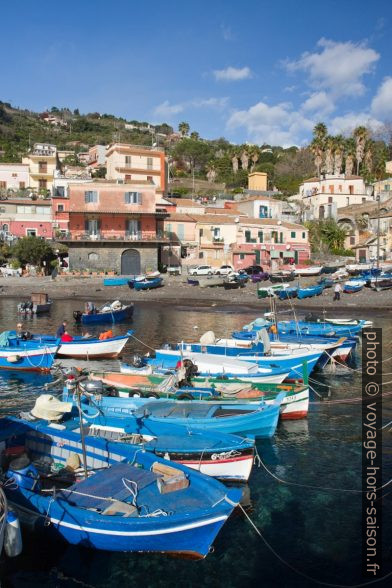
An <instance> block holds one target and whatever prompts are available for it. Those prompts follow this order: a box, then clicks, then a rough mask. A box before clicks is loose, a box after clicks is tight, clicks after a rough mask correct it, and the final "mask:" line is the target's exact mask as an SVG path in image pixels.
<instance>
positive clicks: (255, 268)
mask: <svg viewBox="0 0 392 588" xmlns="http://www.w3.org/2000/svg"><path fill="white" fill-rule="evenodd" d="M244 271H245V272H246V273H247V274H248V276H252V275H253V274H261V273H263V272H264V270H263V268H262V267H261V265H248V267H245V268H244Z"/></svg>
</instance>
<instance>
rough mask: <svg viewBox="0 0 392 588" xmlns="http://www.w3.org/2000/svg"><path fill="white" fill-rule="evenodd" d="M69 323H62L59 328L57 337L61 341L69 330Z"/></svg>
mask: <svg viewBox="0 0 392 588" xmlns="http://www.w3.org/2000/svg"><path fill="white" fill-rule="evenodd" d="M67 324H68V323H67V321H63V322H62V323H61V325H60V326H59V328H58V329H57V331H56V337H57V338H58V339H61V337H62V336H63V335H64V333H65V331H66V330H67Z"/></svg>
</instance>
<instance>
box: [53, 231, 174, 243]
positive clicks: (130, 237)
mask: <svg viewBox="0 0 392 588" xmlns="http://www.w3.org/2000/svg"><path fill="white" fill-rule="evenodd" d="M57 238H58V239H59V240H67V241H70V240H72V241H168V240H169V239H168V237H167V236H166V235H165V234H164V233H163V232H162V231H157V232H156V234H155V235H154V234H143V233H142V232H141V231H138V232H137V233H129V232H125V233H124V234H122V235H119V234H117V235H116V234H113V235H111V234H110V233H103V232H98V233H88V232H86V233H76V234H74V235H72V233H70V232H67V234H61V235H59V236H58V237H57Z"/></svg>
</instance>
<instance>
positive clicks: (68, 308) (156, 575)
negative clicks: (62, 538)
mask: <svg viewBox="0 0 392 588" xmlns="http://www.w3.org/2000/svg"><path fill="white" fill-rule="evenodd" d="M16 304H17V302H16V301H15V300H10V299H2V300H0V313H1V317H2V329H13V328H14V327H15V324H16V322H17V320H18V319H17V315H16ZM81 305H82V303H81V302H79V301H75V300H66V301H62V302H59V301H56V302H55V304H54V308H53V309H52V312H51V314H50V315H49V316H47V317H31V318H28V319H26V321H25V324H26V328H27V329H28V330H30V331H34V332H42V333H55V331H56V328H57V326H58V325H59V324H60V323H61V322H62V320H63V319H64V318H66V319H68V320H69V321H70V326H71V329H70V330H71V332H73V333H79V332H81V331H82V330H83V327H78V326H76V325H73V322H72V312H73V310H77V309H78V308H81ZM254 318H255V313H250V312H246V313H243V314H239V313H238V312H233V313H227V312H220V311H219V310H218V309H213V308H211V309H209V310H206V309H203V310H202V311H201V310H200V309H191V310H189V309H187V308H185V307H182V308H181V310H178V309H177V308H173V307H171V306H169V305H159V304H151V305H141V304H140V305H138V304H137V303H136V304H135V314H134V318H133V320H132V321H130V322H129V323H126V324H124V323H123V324H121V325H114V327H113V330H114V332H115V333H116V334H119V333H123V332H124V331H125V330H126V329H128V328H132V329H134V330H135V335H136V337H138V338H139V339H140V340H141V341H143V342H144V343H146V344H147V346H151V347H156V346H158V345H161V344H162V343H164V342H165V341H168V340H169V341H177V340H197V339H198V338H199V337H200V336H201V334H202V333H203V332H205V331H207V330H213V331H214V332H215V333H216V335H217V336H227V335H229V334H230V333H231V331H233V330H237V329H239V328H240V327H241V326H242V325H243V324H244V323H247V322H250V321H251V320H252V319H254ZM365 318H366V317H365ZM377 321H378V322H377ZM377 321H376V326H382V327H383V335H384V358H388V357H389V356H392V346H391V341H392V321H390V320H387V319H383V320H379V319H377ZM195 327H197V328H195ZM104 329H105V327H104V326H101V327H99V326H97V327H93V328H92V329H90V327H89V331H92V332H93V333H99V332H100V331H102V330H104ZM146 351H148V347H146V346H144V345H143V344H142V343H140V342H138V341H135V340H134V341H131V342H130V344H128V346H127V348H126V350H125V353H124V359H125V360H127V358H130V356H131V355H132V354H133V353H135V352H138V353H144V352H146ZM358 359H359V356H358ZM61 363H62V364H65V363H68V364H71V365H74V364H75V363H76V362H74V361H73V360H70V361H68V360H67V361H66V360H61ZM79 363H80V364H81V365H82V364H83V365H90V367H92V368H94V367H98V369H102V368H108V369H114V370H118V369H119V361H117V360H116V361H104V362H90V364H88V363H87V362H79ZM385 365H386V366H387V367H386V369H385V371H386V372H392V361H391V362H386V364H385ZM341 371H342V370H339V374H338V373H333V372H332V373H329V374H323V375H317V376H316V377H317V379H318V380H320V383H321V384H322V385H316V386H315V387H316V388H317V391H318V393H319V394H321V395H322V396H325V397H327V396H328V394H329V396H330V400H331V401H330V402H327V401H324V402H320V401H319V398H318V396H316V395H314V394H313V395H312V399H311V400H312V403H311V405H310V412H309V418H308V419H307V420H303V421H283V422H281V423H280V424H279V427H278V432H277V435H276V436H275V438H274V439H273V440H270V441H267V440H262V441H259V442H258V443H257V449H258V452H259V454H260V456H261V458H262V460H263V462H264V463H265V464H266V465H267V467H268V469H269V470H270V471H271V472H272V473H273V474H276V475H278V476H279V477H281V478H282V479H283V480H287V481H291V482H297V483H301V484H303V485H305V486H306V485H317V486H321V487H327V486H333V487H337V488H345V489H355V488H360V485H361V454H360V441H361V427H360V423H361V405H360V404H345V405H342V404H334V403H333V401H334V400H339V399H343V398H347V399H349V398H356V397H358V396H360V394H361V380H360V374H358V373H357V372H355V371H350V370H348V369H346V368H343V373H340V372H341ZM50 379H51V376H46V377H43V376H40V375H35V374H15V373H12V372H8V373H7V372H3V373H0V413H1V414H10V413H12V414H18V413H19V411H20V410H28V409H30V408H31V407H32V405H33V403H34V400H35V398H36V397H37V396H38V395H39V394H41V393H42V392H43V388H42V386H43V384H44V383H45V382H47V381H50ZM388 380H392V378H391V377H388ZM384 419H385V422H388V421H390V420H392V416H391V409H390V404H389V403H388V404H387V403H386V404H385V406H384ZM384 456H385V459H384V470H385V476H384V478H385V480H387V479H389V478H390V474H389V475H388V473H387V470H388V471H389V472H390V470H391V464H392V451H391V441H390V437H389V436H387V435H385V452H384ZM250 497H251V498H250ZM244 500H245V501H246V503H247V504H248V505H249V506H250V505H251V506H252V508H251V512H250V516H251V518H252V520H253V521H254V523H255V524H256V525H257V526H258V527H259V528H260V529H261V530H262V532H263V535H264V536H265V537H266V539H267V540H268V541H269V542H270V543H271V545H272V546H273V547H274V548H275V549H276V550H277V551H278V553H279V554H280V555H281V556H282V557H283V558H284V559H285V560H287V561H289V562H290V563H291V564H293V565H295V566H297V567H299V568H300V569H302V570H303V571H304V572H306V573H308V574H310V575H312V576H317V577H318V578H320V579H321V580H324V581H330V582H335V583H339V584H355V583H360V582H361V578H360V577H359V573H360V572H359V570H360V559H361V545H360V524H361V523H360V509H361V496H360V494H353V493H343V492H342V493H340V492H328V491H321V490H312V489H309V488H306V487H296V486H292V485H289V484H285V483H280V482H277V481H276V480H275V479H274V478H273V477H272V476H271V475H269V474H268V473H267V472H266V470H265V469H264V468H263V467H256V466H255V468H254V470H253V472H252V475H251V478H250V481H249V487H246V488H245V495H244ZM384 502H385V506H384V528H385V527H386V526H387V525H388V524H390V514H391V512H390V509H391V506H390V504H387V503H386V501H384ZM390 530H391V529H390V528H389V531H390ZM385 531H387V529H385ZM386 536H387V535H386ZM389 545H390V542H385V546H386V547H385V549H384V555H385V557H386V558H387V557H390V554H389V553H388V549H389ZM24 547H25V549H24V552H23V554H22V555H21V556H20V557H19V558H17V561H12V560H8V561H7V562H5V563H3V564H0V565H3V569H1V568H0V577H1V575H2V576H3V577H5V578H6V582H5V585H10V586H29V587H34V588H35V587H39V586H48V587H53V588H54V587H55V586H56V587H63V586H64V587H67V588H68V587H74V586H75V587H76V586H83V583H84V584H87V585H89V586H96V587H101V586H102V587H105V588H106V587H112V586H113V587H115V588H118V586H121V585H123V586H129V585H138V586H143V587H144V586H146V585H148V586H168V585H174V584H177V585H184V586H200V585H206V586H207V585H208V586H214V587H215V586H216V587H218V586H222V585H225V586H228V587H235V588H238V587H242V586H244V587H245V586H246V587H248V586H251V585H252V586H253V585H255V584H256V583H260V581H261V578H262V582H263V585H264V586H267V587H269V586H276V585H286V586H288V587H294V588H297V587H298V588H299V587H301V588H307V587H308V586H309V587H310V586H314V584H313V583H310V582H307V581H306V580H304V579H303V578H301V577H299V576H297V575H295V574H294V573H293V572H292V571H290V570H289V569H288V568H284V567H283V566H282V565H281V564H280V563H279V562H278V561H277V560H276V559H275V557H274V556H273V555H272V554H271V553H270V551H269V550H268V549H267V548H266V546H265V545H264V543H263V542H262V541H261V540H260V538H259V537H258V536H257V535H256V534H255V532H254V530H253V529H252V528H251V527H250V525H249V523H248V521H247V520H246V518H244V517H243V516H236V517H232V518H231V520H230V521H228V523H227V524H226V525H225V526H224V528H223V530H222V532H221V533H220V534H219V536H218V538H217V540H216V542H215V552H214V553H213V554H211V555H209V556H208V557H207V558H206V559H205V560H204V561H202V562H199V563H197V564H195V563H193V562H188V561H179V560H172V559H169V558H167V557H162V556H159V555H152V554H150V555H144V556H141V555H139V554H121V553H119V554H118V553H95V552H91V551H88V550H86V549H79V548H77V547H72V546H68V545H63V544H56V543H53V542H51V541H49V540H48V537H47V536H45V535H42V536H39V538H38V537H37V536H36V535H34V536H32V535H26V536H25V544H24ZM386 568H387V566H386ZM386 568H385V569H386ZM379 585H380V586H381V584H379Z"/></svg>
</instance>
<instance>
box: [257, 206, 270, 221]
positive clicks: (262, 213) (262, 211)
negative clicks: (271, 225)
mask: <svg viewBox="0 0 392 588" xmlns="http://www.w3.org/2000/svg"><path fill="white" fill-rule="evenodd" d="M267 217H268V206H264V205H262V206H259V218H267Z"/></svg>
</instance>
